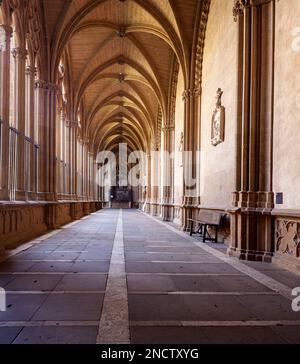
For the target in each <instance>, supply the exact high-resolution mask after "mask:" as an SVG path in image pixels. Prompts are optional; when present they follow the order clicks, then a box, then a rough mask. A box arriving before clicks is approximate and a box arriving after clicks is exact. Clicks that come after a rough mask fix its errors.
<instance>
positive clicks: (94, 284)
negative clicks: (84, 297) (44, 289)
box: [55, 273, 107, 291]
mask: <svg viewBox="0 0 300 364" xmlns="http://www.w3.org/2000/svg"><path fill="white" fill-rule="evenodd" d="M106 280H107V275H99V274H88V275H83V274H80V273H79V274H72V275H65V276H64V277H63V278H62V280H61V281H60V282H59V284H58V285H57V286H56V288H55V291H104V290H105V286H106Z"/></svg>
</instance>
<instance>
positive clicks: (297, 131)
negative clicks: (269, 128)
mask: <svg viewBox="0 0 300 364" xmlns="http://www.w3.org/2000/svg"><path fill="white" fill-rule="evenodd" d="M299 15H300V4H299V0H289V1H288V6H287V3H286V1H277V2H276V31H275V32H276V36H275V41H276V44H275V103H274V108H275V109H274V169H273V179H274V191H275V192H282V193H283V205H277V207H278V208H287V209H299V215H300V188H299V176H300V163H299V161H300V145H299V140H300V128H299V115H300V101H299V100H300V88H299V84H300V72H299V69H300V32H299V27H300V22H299ZM297 29H298V30H297Z"/></svg>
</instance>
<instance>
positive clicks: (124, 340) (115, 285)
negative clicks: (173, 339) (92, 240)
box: [97, 210, 130, 344]
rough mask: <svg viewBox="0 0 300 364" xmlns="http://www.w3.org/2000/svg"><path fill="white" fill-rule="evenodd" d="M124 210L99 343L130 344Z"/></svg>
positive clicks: (110, 270)
mask: <svg viewBox="0 0 300 364" xmlns="http://www.w3.org/2000/svg"><path fill="white" fill-rule="evenodd" d="M129 330H130V328H129V312H128V292H127V277H126V270H125V252H124V233H123V211H122V210H120V211H119V217H118V222H117V228H116V234H115V239H114V245H113V251H112V255H111V261H110V268H109V273H108V278H107V283H106V290H105V295H104V300H103V305H102V312H101V318H100V322H99V331H98V336H97V344H130V331H129Z"/></svg>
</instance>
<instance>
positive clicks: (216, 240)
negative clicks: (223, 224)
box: [215, 226, 219, 244]
mask: <svg viewBox="0 0 300 364" xmlns="http://www.w3.org/2000/svg"><path fill="white" fill-rule="evenodd" d="M218 232H219V228H218V226H216V239H215V243H216V244H218Z"/></svg>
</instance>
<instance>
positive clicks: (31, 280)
mask: <svg viewBox="0 0 300 364" xmlns="http://www.w3.org/2000/svg"><path fill="white" fill-rule="evenodd" d="M61 279H62V275H59V274H51V275H50V274H49V275H41V274H33V275H31V274H30V275H18V276H16V277H15V279H14V280H13V281H12V282H11V283H9V284H8V285H7V286H6V287H5V289H6V290H7V291H52V290H53V289H54V288H55V287H56V285H57V284H58V282H59V281H60V280H61Z"/></svg>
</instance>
